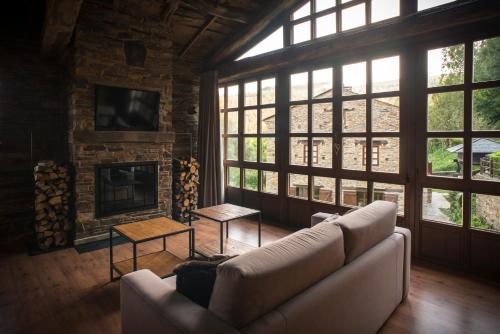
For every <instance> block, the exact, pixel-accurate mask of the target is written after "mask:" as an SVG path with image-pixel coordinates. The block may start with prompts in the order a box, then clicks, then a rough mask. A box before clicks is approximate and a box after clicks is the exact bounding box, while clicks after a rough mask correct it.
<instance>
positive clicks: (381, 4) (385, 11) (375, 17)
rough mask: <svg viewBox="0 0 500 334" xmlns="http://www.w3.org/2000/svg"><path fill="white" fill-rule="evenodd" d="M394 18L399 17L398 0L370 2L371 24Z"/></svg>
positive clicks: (374, 0)
mask: <svg viewBox="0 0 500 334" xmlns="http://www.w3.org/2000/svg"><path fill="white" fill-rule="evenodd" d="M395 16H399V0H372V17H371V22H372V23H374V22H379V21H383V20H387V19H390V18H391V17H395Z"/></svg>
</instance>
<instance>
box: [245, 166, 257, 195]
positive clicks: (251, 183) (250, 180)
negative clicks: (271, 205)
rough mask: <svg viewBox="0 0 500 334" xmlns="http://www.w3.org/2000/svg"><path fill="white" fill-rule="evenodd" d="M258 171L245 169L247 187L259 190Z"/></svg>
mask: <svg viewBox="0 0 500 334" xmlns="http://www.w3.org/2000/svg"><path fill="white" fill-rule="evenodd" d="M258 182H259V181H258V171H257V170H256V169H245V189H250V190H258V186H257V185H258Z"/></svg>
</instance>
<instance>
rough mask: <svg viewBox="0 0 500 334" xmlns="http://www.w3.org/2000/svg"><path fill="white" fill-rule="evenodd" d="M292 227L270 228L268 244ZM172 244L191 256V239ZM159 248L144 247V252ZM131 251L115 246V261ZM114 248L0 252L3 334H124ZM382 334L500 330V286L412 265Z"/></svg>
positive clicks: (210, 229)
mask: <svg viewBox="0 0 500 334" xmlns="http://www.w3.org/2000/svg"><path fill="white" fill-rule="evenodd" d="M254 226H255V225H253V224H251V223H249V222H247V221H239V222H235V223H234V224H232V225H231V230H230V236H231V237H233V238H235V239H239V240H241V241H245V242H248V243H256V236H257V233H256V230H255V227H254ZM196 231H197V235H196V239H197V242H198V243H200V242H203V241H207V240H212V239H214V238H216V236H218V234H217V225H216V224H213V223H208V222H206V221H200V222H197V223H196ZM288 233H289V231H287V230H284V229H281V228H278V227H274V226H270V225H264V227H263V243H264V244H266V243H269V242H272V241H274V240H276V239H278V238H280V237H282V236H285V235H286V234H288ZM169 240H170V242H169V243H168V248H169V249H170V250H171V251H172V252H174V253H175V254H177V255H179V256H187V236H184V235H179V236H175V237H173V238H172V239H169ZM160 248H161V242H156V241H153V242H150V243H148V244H145V245H142V246H140V249H139V253H140V254H141V253H146V252H150V251H153V250H157V249H160ZM130 254H131V247H130V245H127V244H126V245H120V246H117V247H116V252H115V255H116V259H117V260H119V259H125V258H127V257H129V256H130ZM108 276H109V271H108V250H107V249H101V250H97V251H93V252H88V253H83V254H78V253H77V252H76V251H75V250H74V249H73V248H69V249H65V250H60V251H56V252H52V253H48V254H44V255H38V256H28V255H26V253H25V252H24V253H19V254H10V255H2V256H0V333H120V306H119V305H120V304H119V300H120V295H119V284H120V283H119V282H113V283H109V282H108V279H109V277H108ZM381 332H382V333H429V334H434V333H475V334H479V333H500V289H498V287H495V286H494V285H493V284H491V283H488V282H483V281H480V280H477V279H473V278H468V277H465V276H463V275H457V274H454V273H451V272H448V271H443V270H437V269H435V268H431V267H429V266H423V265H413V267H412V280H411V290H410V297H409V299H408V302H407V303H405V304H402V305H400V306H399V307H398V309H397V310H396V311H395V312H394V314H393V315H392V317H391V318H390V319H389V320H388V321H387V323H386V324H385V326H384V327H383V328H382V330H381Z"/></svg>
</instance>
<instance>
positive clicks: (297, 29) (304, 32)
mask: <svg viewBox="0 0 500 334" xmlns="http://www.w3.org/2000/svg"><path fill="white" fill-rule="evenodd" d="M310 39H311V21H306V22H302V23H299V24H296V25H294V26H293V44H298V43H302V42H305V41H308V40H310Z"/></svg>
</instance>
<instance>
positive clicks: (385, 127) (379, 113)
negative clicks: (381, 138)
mask: <svg viewBox="0 0 500 334" xmlns="http://www.w3.org/2000/svg"><path fill="white" fill-rule="evenodd" d="M372 131H373V132H398V131H399V97H398V96H395V97H382V98H377V99H373V100H372Z"/></svg>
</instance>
